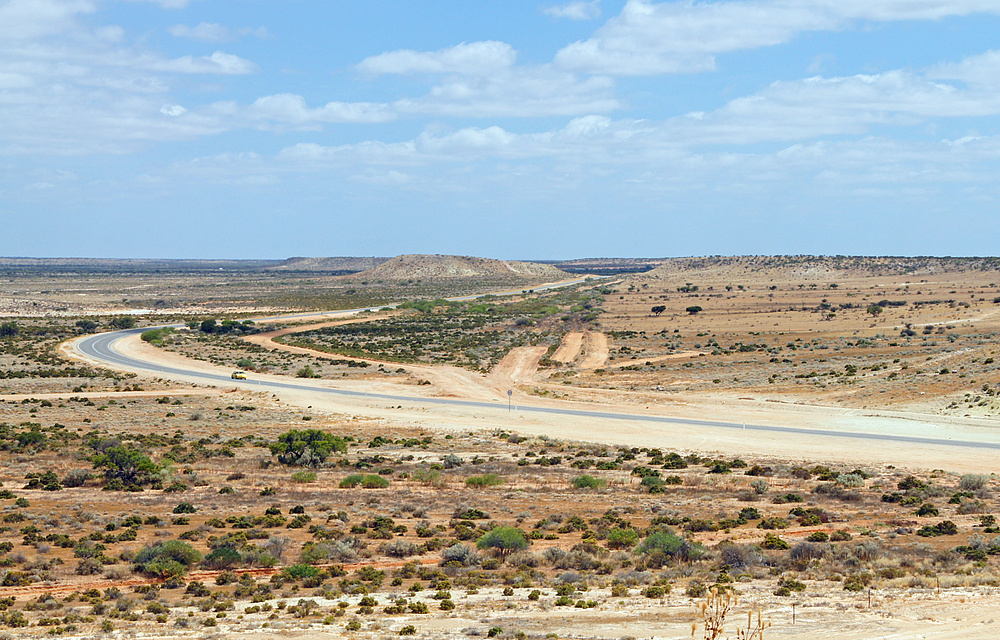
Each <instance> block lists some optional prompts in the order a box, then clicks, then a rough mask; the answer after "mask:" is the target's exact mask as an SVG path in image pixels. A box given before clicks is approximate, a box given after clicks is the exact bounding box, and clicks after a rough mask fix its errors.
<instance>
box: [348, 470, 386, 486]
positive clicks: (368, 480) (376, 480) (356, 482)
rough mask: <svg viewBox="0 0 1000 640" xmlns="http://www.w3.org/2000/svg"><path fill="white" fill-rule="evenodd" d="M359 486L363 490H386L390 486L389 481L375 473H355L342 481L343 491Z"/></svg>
mask: <svg viewBox="0 0 1000 640" xmlns="http://www.w3.org/2000/svg"><path fill="white" fill-rule="evenodd" d="M357 486H360V487H361V488H363V489H384V488H386V487H388V486H389V481H388V480H386V479H385V478H383V477H382V476H380V475H377V474H373V473H369V474H361V473H354V474H351V475H349V476H347V477H346V478H344V479H343V480H341V481H340V488H341V489H350V488H353V487H357Z"/></svg>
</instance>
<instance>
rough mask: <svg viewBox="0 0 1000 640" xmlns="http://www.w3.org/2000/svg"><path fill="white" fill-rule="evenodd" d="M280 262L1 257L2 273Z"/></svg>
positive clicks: (246, 267)
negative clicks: (3, 270) (10, 271)
mask: <svg viewBox="0 0 1000 640" xmlns="http://www.w3.org/2000/svg"><path fill="white" fill-rule="evenodd" d="M278 263H279V261H278V260H201V259H196V258H195V259H192V258H30V257H0V269H7V270H21V271H80V272H109V273H118V272H132V271H134V272H157V271H218V270H220V269H222V270H225V271H252V270H256V269H263V268H266V267H270V266H272V265H276V264H278Z"/></svg>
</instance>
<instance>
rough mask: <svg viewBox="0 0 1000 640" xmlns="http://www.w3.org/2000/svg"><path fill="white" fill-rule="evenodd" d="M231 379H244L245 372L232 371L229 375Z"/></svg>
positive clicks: (245, 377)
mask: <svg viewBox="0 0 1000 640" xmlns="http://www.w3.org/2000/svg"><path fill="white" fill-rule="evenodd" d="M229 377H230V378H232V379H233V380H246V379H247V374H246V373H244V372H243V371H233V375H231V376H229Z"/></svg>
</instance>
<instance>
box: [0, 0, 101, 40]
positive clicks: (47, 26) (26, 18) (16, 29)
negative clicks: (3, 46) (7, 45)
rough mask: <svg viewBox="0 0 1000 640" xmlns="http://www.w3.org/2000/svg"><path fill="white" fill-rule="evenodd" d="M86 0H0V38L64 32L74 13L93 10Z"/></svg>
mask: <svg viewBox="0 0 1000 640" xmlns="http://www.w3.org/2000/svg"><path fill="white" fill-rule="evenodd" d="M96 10H97V9H96V7H95V6H94V3H93V2H88V1H86V0H77V1H60V0H7V1H6V2H3V3H0V38H2V39H5V40H8V41H17V40H22V41H23V40H31V39H34V38H40V37H44V36H50V35H54V34H57V33H60V32H63V31H65V30H66V29H67V28H68V27H70V26H71V25H72V24H73V21H74V19H75V18H76V17H77V16H80V15H85V14H90V13H94V12H95V11H96Z"/></svg>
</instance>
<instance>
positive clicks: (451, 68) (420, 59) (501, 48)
mask: <svg viewBox="0 0 1000 640" xmlns="http://www.w3.org/2000/svg"><path fill="white" fill-rule="evenodd" d="M516 58H517V52H516V51H514V48H513V47H511V46H510V45H509V44H507V43H506V42H496V41H487V42H469V43H465V42H463V43H462V44H459V45H455V46H454V47H449V48H447V49H441V50H440V51H431V52H423V51H412V50H409V49H401V50H399V51H391V52H388V53H383V54H380V55H377V56H372V57H369V58H365V59H364V60H362V61H361V62H360V63H359V64H358V65H357V69H358V71H361V72H363V73H368V74H372V75H380V74H385V73H392V74H410V73H458V74H467V75H484V74H489V73H494V72H496V71H498V70H501V69H506V68H509V67H511V66H512V65H513V64H514V60H515V59H516Z"/></svg>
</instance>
